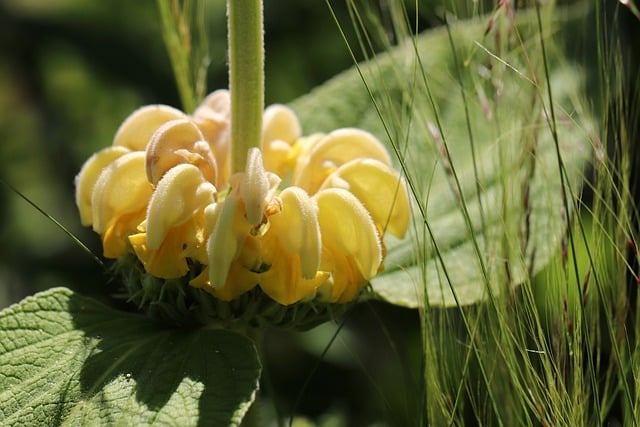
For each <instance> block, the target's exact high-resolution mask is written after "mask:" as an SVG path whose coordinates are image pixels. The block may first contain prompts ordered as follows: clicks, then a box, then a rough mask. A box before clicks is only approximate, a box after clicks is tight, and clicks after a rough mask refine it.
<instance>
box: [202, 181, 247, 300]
mask: <svg viewBox="0 0 640 427" xmlns="http://www.w3.org/2000/svg"><path fill="white" fill-rule="evenodd" d="M205 215H206V211H205ZM238 215H241V213H240V201H239V200H238V199H237V198H236V196H235V195H234V194H233V193H230V194H228V195H227V198H226V199H225V200H224V203H223V204H222V207H221V208H220V211H219V213H218V214H217V221H216V224H215V227H214V229H213V233H212V234H211V236H210V237H209V241H208V242H207V253H208V255H209V282H210V284H211V287H213V288H222V287H224V285H225V283H226V281H227V276H228V275H229V267H230V266H231V263H232V262H233V260H234V259H236V258H237V256H238V249H239V248H240V247H242V243H243V241H244V236H242V235H238V234H237V233H236V227H234V222H235V221H234V220H235V217H236V216H238Z"/></svg>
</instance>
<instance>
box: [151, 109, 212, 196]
mask: <svg viewBox="0 0 640 427" xmlns="http://www.w3.org/2000/svg"><path fill="white" fill-rule="evenodd" d="M204 139H205V138H204V136H203V135H202V132H200V129H198V127H197V126H196V125H195V124H194V123H193V122H192V121H190V120H187V119H179V120H172V121H170V122H167V123H165V124H164V125H162V126H161V127H160V128H159V129H158V130H157V131H156V132H155V133H154V134H153V136H152V137H151V141H150V142H149V145H148V146H147V150H146V154H147V162H146V171H147V178H148V179H149V182H151V183H152V184H154V185H156V184H157V183H158V182H159V181H160V179H161V178H162V176H163V175H164V174H165V173H166V172H167V171H168V170H169V169H171V168H172V167H174V166H176V165H179V164H183V163H190V164H192V165H194V166H196V167H198V168H199V169H200V170H201V171H202V174H203V175H204V177H205V178H206V179H207V180H208V181H210V182H215V179H216V175H217V165H216V160H215V158H214V156H213V152H212V151H211V148H210V147H209V143H208V142H206V141H205V140H204Z"/></svg>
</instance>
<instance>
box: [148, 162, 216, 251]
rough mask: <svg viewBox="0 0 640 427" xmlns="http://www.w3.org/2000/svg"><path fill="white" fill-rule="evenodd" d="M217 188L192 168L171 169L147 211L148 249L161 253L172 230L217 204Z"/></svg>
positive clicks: (183, 165) (158, 186)
mask: <svg viewBox="0 0 640 427" xmlns="http://www.w3.org/2000/svg"><path fill="white" fill-rule="evenodd" d="M215 191H216V188H215V187H214V186H213V184H211V183H210V182H208V181H206V180H205V179H204V177H203V176H202V173H201V172H200V170H199V169H198V168H197V167H195V166H193V165H189V164H182V165H178V166H175V167H173V168H171V169H170V170H169V171H168V172H167V173H166V174H165V175H164V176H163V177H162V179H161V180H160V182H158V185H157V186H156V189H155V191H154V192H153V196H151V200H150V201H149V207H148V209H147V247H148V248H149V249H151V250H154V249H158V248H159V247H160V244H161V243H162V242H163V240H164V239H165V236H166V235H167V232H168V231H169V229H170V228H172V227H177V226H179V225H182V224H184V223H185V222H186V221H188V220H189V219H190V218H191V216H192V215H193V213H194V212H196V211H197V210H199V209H201V208H203V207H204V206H206V205H208V204H210V203H213V197H214V194H215Z"/></svg>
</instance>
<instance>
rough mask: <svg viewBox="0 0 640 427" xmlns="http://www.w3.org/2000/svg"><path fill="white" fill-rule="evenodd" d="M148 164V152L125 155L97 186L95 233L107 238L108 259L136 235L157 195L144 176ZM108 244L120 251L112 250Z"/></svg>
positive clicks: (105, 239)
mask: <svg viewBox="0 0 640 427" xmlns="http://www.w3.org/2000/svg"><path fill="white" fill-rule="evenodd" d="M144 162H145V159H144V152H141V151H134V152H131V153H127V154H124V155H123V156H121V157H119V158H118V159H116V160H115V161H114V162H112V163H111V164H110V165H109V166H107V167H106V168H104V169H103V171H102V173H101V174H100V176H99V177H98V180H97V181H96V184H95V186H94V190H93V196H92V198H91V210H92V216H93V229H94V230H95V231H96V232H97V233H98V234H100V235H102V236H103V247H104V251H105V256H107V257H112V255H113V254H114V253H120V252H121V251H122V248H123V245H126V239H127V236H128V235H129V234H135V232H136V227H137V225H138V224H139V222H140V220H141V218H142V219H144V212H145V210H146V207H147V203H148V202H149V198H150V197H151V194H152V191H153V187H152V186H151V184H149V182H148V181H147V178H146V174H145V172H144ZM136 222H137V223H136ZM108 242H112V243H113V245H115V246H117V247H115V246H114V247H111V244H107V243H108ZM107 254H110V255H107Z"/></svg>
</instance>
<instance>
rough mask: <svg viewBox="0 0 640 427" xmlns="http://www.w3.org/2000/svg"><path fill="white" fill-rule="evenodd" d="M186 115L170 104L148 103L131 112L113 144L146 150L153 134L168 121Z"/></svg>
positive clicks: (136, 149)
mask: <svg viewBox="0 0 640 427" xmlns="http://www.w3.org/2000/svg"><path fill="white" fill-rule="evenodd" d="M184 117H186V115H185V114H184V113H183V112H182V111H180V110H177V109H175V108H173V107H169V106H168V105H147V106H145V107H141V108H139V109H137V110H136V111H134V112H133V113H131V115H129V117H127V118H126V119H125V121H124V122H122V124H121V125H120V128H119V129H118V131H117V132H116V136H115V137H114V138H113V145H118V146H124V147H127V148H129V149H131V150H135V151H144V149H145V148H146V146H147V143H148V142H149V140H150V139H151V136H152V135H153V134H154V132H155V131H156V130H158V128H159V127H160V126H162V125H163V124H165V123H166V122H168V121H171V120H175V119H180V118H184Z"/></svg>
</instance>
